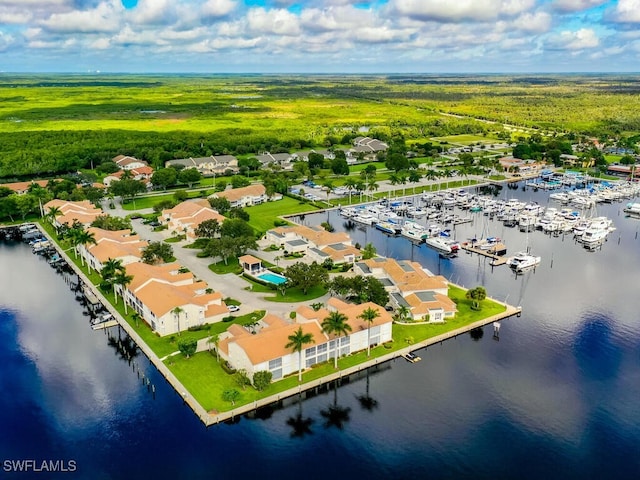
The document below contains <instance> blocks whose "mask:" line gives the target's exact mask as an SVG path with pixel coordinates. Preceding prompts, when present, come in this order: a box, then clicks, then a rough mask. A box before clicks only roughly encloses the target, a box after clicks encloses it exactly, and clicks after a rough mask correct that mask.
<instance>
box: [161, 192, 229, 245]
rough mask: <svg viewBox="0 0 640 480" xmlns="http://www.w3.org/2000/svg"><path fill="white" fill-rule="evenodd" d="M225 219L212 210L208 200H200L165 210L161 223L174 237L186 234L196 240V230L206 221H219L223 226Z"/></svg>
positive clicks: (189, 201)
mask: <svg viewBox="0 0 640 480" xmlns="http://www.w3.org/2000/svg"><path fill="white" fill-rule="evenodd" d="M225 219H226V217H224V216H223V215H220V214H219V213H218V212H217V211H216V210H214V209H213V208H211V206H210V205H209V202H208V201H207V200H204V199H199V200H187V201H185V202H182V203H179V204H178V205H176V206H175V207H173V208H169V209H166V210H163V211H162V215H161V217H160V222H161V223H162V224H163V225H166V226H167V230H168V232H169V233H171V234H172V235H182V234H186V235H187V237H189V238H195V237H196V234H195V230H196V229H197V228H198V226H199V225H200V224H201V223H202V222H204V221H205V220H217V221H218V223H219V224H220V225H222V222H224V221H225Z"/></svg>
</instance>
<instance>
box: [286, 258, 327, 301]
mask: <svg viewBox="0 0 640 480" xmlns="http://www.w3.org/2000/svg"><path fill="white" fill-rule="evenodd" d="M285 276H286V277H287V278H288V279H289V283H290V284H291V286H294V287H300V290H302V294H303V295H306V294H307V293H308V292H309V289H310V288H311V287H314V286H316V285H322V284H324V283H327V281H328V280H329V273H328V272H327V271H326V270H325V269H324V268H323V267H322V265H320V264H319V263H318V262H313V263H310V264H308V263H303V262H296V263H294V264H293V265H290V266H289V267H287V269H286V270H285Z"/></svg>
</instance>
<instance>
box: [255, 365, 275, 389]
mask: <svg viewBox="0 0 640 480" xmlns="http://www.w3.org/2000/svg"><path fill="white" fill-rule="evenodd" d="M272 378H273V375H272V373H271V372H268V371H266V370H263V371H261V372H256V373H254V374H253V386H254V388H255V389H256V390H258V391H259V392H261V391H262V390H264V389H265V388H267V387H268V386H269V385H271V379H272Z"/></svg>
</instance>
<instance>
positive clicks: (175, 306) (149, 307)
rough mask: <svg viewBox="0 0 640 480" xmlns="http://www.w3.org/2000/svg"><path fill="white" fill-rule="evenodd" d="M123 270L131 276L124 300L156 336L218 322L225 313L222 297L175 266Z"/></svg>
mask: <svg viewBox="0 0 640 480" xmlns="http://www.w3.org/2000/svg"><path fill="white" fill-rule="evenodd" d="M125 268H126V272H127V275H131V276H132V277H133V280H132V281H131V283H130V284H129V285H128V286H127V287H126V291H125V293H124V298H125V301H126V302H127V303H128V304H129V305H131V307H132V308H133V309H134V310H135V311H136V312H138V314H139V315H140V317H141V318H142V319H144V320H145V321H146V322H147V323H148V324H149V326H150V327H151V329H152V330H153V331H154V332H156V333H157V334H158V335H160V336H165V335H173V334H175V333H178V332H181V331H183V330H187V329H188V328H190V327H195V326H200V325H204V324H207V323H214V322H219V321H222V319H223V318H224V317H225V316H226V315H227V314H228V309H227V306H226V304H225V303H224V300H223V297H222V294H221V293H220V292H213V291H212V290H211V289H210V288H208V286H207V284H206V283H205V282H202V281H196V279H195V277H194V276H193V274H192V273H191V272H185V271H183V270H182V269H181V267H180V265H179V264H177V263H172V264H163V265H148V264H146V263H130V264H128V265H126V267H125ZM116 288H117V289H119V290H120V291H121V290H122V289H121V288H118V287H116Z"/></svg>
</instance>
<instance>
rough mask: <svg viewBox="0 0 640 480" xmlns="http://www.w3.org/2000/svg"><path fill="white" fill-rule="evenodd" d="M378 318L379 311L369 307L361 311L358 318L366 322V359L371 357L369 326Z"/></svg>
mask: <svg viewBox="0 0 640 480" xmlns="http://www.w3.org/2000/svg"><path fill="white" fill-rule="evenodd" d="M379 316H380V311H379V310H378V309H377V308H376V309H373V308H371V307H369V308H367V309H366V310H363V311H362V313H361V314H360V315H358V318H360V319H362V320H364V321H365V322H367V324H368V327H367V357H368V356H370V355H371V324H372V323H373V321H374V320H375V319H376V318H378V317H379Z"/></svg>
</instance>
